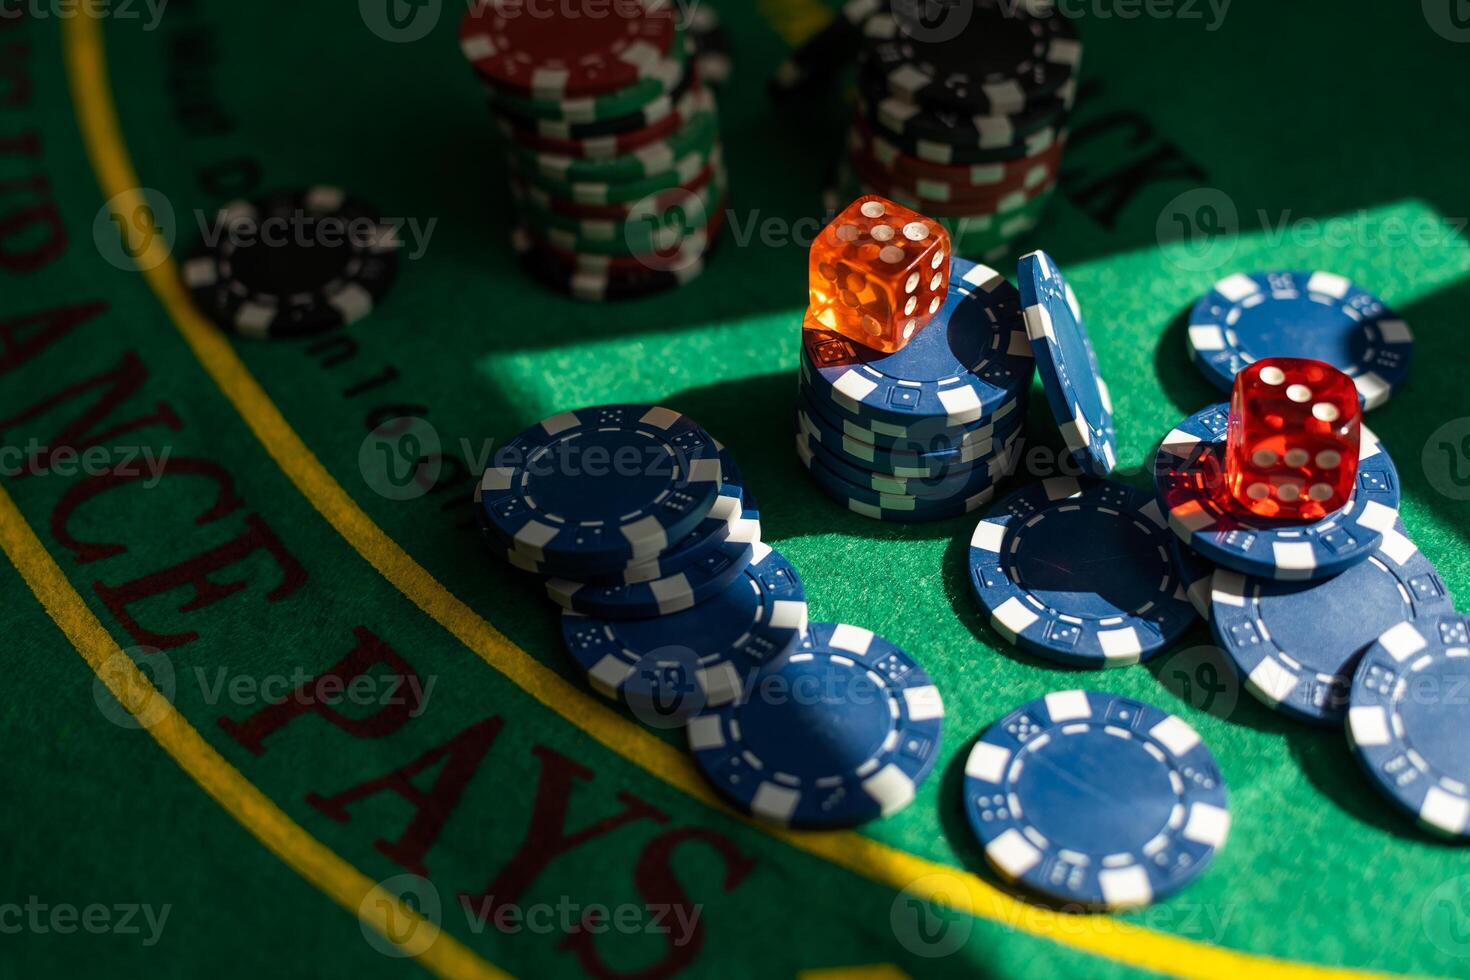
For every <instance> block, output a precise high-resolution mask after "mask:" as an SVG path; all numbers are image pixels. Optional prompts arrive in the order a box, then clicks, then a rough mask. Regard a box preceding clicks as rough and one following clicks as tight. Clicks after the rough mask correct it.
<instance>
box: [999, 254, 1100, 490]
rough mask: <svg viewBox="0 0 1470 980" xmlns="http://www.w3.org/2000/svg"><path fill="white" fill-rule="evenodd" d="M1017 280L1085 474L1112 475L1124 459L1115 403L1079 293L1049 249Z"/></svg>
mask: <svg viewBox="0 0 1470 980" xmlns="http://www.w3.org/2000/svg"><path fill="white" fill-rule="evenodd" d="M1016 278H1017V280H1018V285H1019V288H1020V290H1021V303H1022V305H1023V307H1024V310H1025V314H1024V315H1025V320H1026V334H1027V336H1028V337H1030V338H1031V348H1032V351H1033V352H1034V353H1035V355H1036V371H1037V373H1038V374H1039V375H1040V376H1041V390H1042V391H1043V392H1044V393H1045V394H1046V401H1047V404H1048V405H1050V406H1051V411H1052V415H1054V416H1055V417H1056V420H1057V425H1058V426H1059V427H1060V428H1061V431H1062V439H1063V440H1064V441H1065V442H1066V444H1067V451H1068V452H1069V453H1070V454H1071V456H1072V460H1073V461H1074V462H1075V463H1076V464H1077V465H1078V466H1080V467H1082V471H1083V472H1084V473H1088V474H1091V475H1092V476H1107V475H1108V474H1109V473H1111V472H1112V471H1113V467H1114V466H1115V465H1116V464H1117V460H1118V436H1117V433H1116V432H1115V431H1114V428H1113V402H1112V398H1111V396H1110V395H1109V394H1108V386H1107V382H1105V381H1103V378H1102V373H1101V372H1100V371H1099V370H1098V366H1097V355H1096V354H1094V353H1093V351H1092V341H1091V340H1089V339H1088V337H1087V327H1086V326H1085V325H1084V324H1083V322H1082V310H1081V308H1080V307H1079V306H1078V305H1077V297H1076V296H1075V295H1074V294H1073V293H1072V287H1071V286H1069V285H1067V280H1066V279H1065V278H1063V276H1062V271H1061V270H1060V269H1058V268H1057V265H1056V263H1055V262H1054V261H1052V257H1051V256H1050V255H1047V254H1046V253H1045V252H1032V253H1031V254H1029V255H1023V256H1022V257H1021V262H1020V264H1019V266H1018V267H1017V270H1016Z"/></svg>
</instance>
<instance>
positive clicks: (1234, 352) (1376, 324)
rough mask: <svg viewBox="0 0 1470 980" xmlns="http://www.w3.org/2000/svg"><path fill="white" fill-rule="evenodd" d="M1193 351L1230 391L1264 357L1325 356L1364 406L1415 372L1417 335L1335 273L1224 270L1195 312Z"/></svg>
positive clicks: (1208, 372)
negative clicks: (1412, 365) (1349, 382)
mask: <svg viewBox="0 0 1470 980" xmlns="http://www.w3.org/2000/svg"><path fill="white" fill-rule="evenodd" d="M1187 342H1188V344H1189V352H1190V356H1191V358H1192V359H1193V360H1194V362H1195V364H1197V365H1198V366H1199V368H1200V370H1201V371H1202V372H1203V373H1204V376H1205V377H1206V378H1208V379H1209V380H1210V382H1211V383H1212V384H1213V385H1215V387H1217V388H1219V389H1220V390H1221V391H1225V392H1229V391H1230V390H1231V389H1232V387H1233V386H1234V384H1235V375H1236V374H1238V373H1239V372H1240V370H1241V369H1242V368H1244V367H1245V366H1246V365H1247V364H1250V363H1251V362H1252V361H1258V360H1260V359H1261V358H1263V357H1307V358H1311V359H1312V360H1316V361H1325V362H1326V363H1328V364H1331V365H1332V366H1333V367H1335V368H1337V369H1338V370H1339V371H1341V372H1343V373H1344V374H1346V375H1347V376H1348V377H1350V378H1352V379H1353V384H1354V385H1356V386H1357V388H1358V397H1359V399H1361V401H1362V403H1363V408H1364V409H1365V410H1367V409H1373V408H1377V407H1378V406H1379V405H1382V404H1383V403H1384V402H1385V401H1387V400H1388V397H1389V396H1390V395H1392V394H1393V392H1394V391H1395V389H1397V388H1398V387H1399V385H1401V384H1403V382H1404V378H1405V377H1406V376H1407V375H1408V373H1409V362H1410V361H1411V360H1412V358H1413V354H1414V334H1413V332H1412V331H1410V330H1409V325H1408V324H1407V323H1405V322H1404V321H1403V320H1402V319H1400V318H1399V317H1398V315H1397V314H1395V313H1394V312H1393V311H1392V310H1390V309H1389V308H1388V307H1386V306H1384V305H1383V301H1382V300H1380V299H1379V298H1378V297H1377V296H1374V295H1373V294H1372V293H1370V292H1368V291H1367V290H1365V289H1362V288H1360V287H1358V286H1356V285H1354V284H1353V283H1352V282H1350V281H1349V280H1347V279H1344V278H1343V277H1342V276H1339V275H1334V274H1333V273H1331V272H1256V273H1252V274H1250V275H1246V274H1244V273H1237V274H1235V275H1233V276H1226V277H1225V278H1224V279H1221V280H1220V281H1219V282H1217V283H1215V287H1214V288H1213V289H1211V290H1210V291H1209V292H1208V293H1206V294H1205V295H1204V296H1203V297H1201V298H1200V301H1199V302H1198V303H1196V304H1195V306H1194V311H1193V312H1192V313H1191V314H1190V316H1189V333H1188V335H1187Z"/></svg>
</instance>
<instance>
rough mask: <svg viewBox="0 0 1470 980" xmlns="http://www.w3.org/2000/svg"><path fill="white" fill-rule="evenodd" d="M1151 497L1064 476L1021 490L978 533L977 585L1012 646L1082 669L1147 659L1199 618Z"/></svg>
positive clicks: (973, 568) (973, 559)
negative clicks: (1080, 481)
mask: <svg viewBox="0 0 1470 980" xmlns="http://www.w3.org/2000/svg"><path fill="white" fill-rule="evenodd" d="M1171 536H1172V535H1171V534H1170V533H1169V529H1168V527H1167V526H1166V525H1165V522H1164V516H1163V513H1162V512H1161V511H1160V510H1159V506H1158V503H1157V502H1156V501H1155V500H1154V499H1153V497H1152V496H1151V495H1149V494H1148V493H1145V492H1144V491H1142V490H1135V489H1134V488H1132V487H1128V486H1124V485H1123V484H1119V483H1108V482H1094V481H1087V482H1085V483H1080V484H1079V483H1078V482H1077V481H1076V480H1069V479H1065V478H1056V479H1051V480H1043V481H1042V482H1040V483H1033V484H1031V485H1030V486H1026V487H1022V488H1021V489H1020V490H1017V491H1016V492H1015V493H1013V494H1011V495H1010V496H1009V497H1007V498H1006V499H1005V500H1004V501H1002V502H1001V504H1000V505H999V506H998V507H997V508H996V509H995V511H994V512H993V513H992V514H991V515H990V516H988V517H986V518H985V519H984V520H982V521H981V522H980V523H979V524H977V525H976V526H975V532H974V534H972V535H971V537H970V584H971V587H972V588H973V589H974V590H975V595H976V596H977V597H978V598H979V600H980V603H981V605H983V606H984V607H985V608H986V610H988V611H989V612H990V622H991V625H992V626H994V627H995V629H996V630H997V631H998V632H999V633H1001V634H1002V635H1003V636H1005V637H1006V639H1008V640H1010V641H1011V642H1012V643H1015V644H1018V645H1019V646H1021V647H1024V648H1025V649H1027V650H1030V651H1032V652H1033V653H1036V654H1037V655H1039V656H1041V657H1045V658H1046V659H1048V660H1052V661H1056V662H1058V663H1063V664H1067V665H1070V666H1076V667H1118V666H1124V665H1126V664H1134V663H1138V662H1139V661H1140V660H1147V659H1148V658H1150V657H1152V656H1153V655H1155V654H1157V653H1159V652H1160V651H1162V650H1163V649H1165V648H1166V647H1168V646H1169V644H1171V643H1173V642H1174V641H1175V640H1176V639H1178V638H1179V637H1180V636H1182V635H1184V633H1185V631H1186V630H1188V629H1189V627H1190V626H1191V625H1192V624H1193V623H1194V621H1195V618H1196V614H1195V610H1194V607H1193V606H1192V605H1191V604H1190V602H1189V596H1188V595H1187V593H1186V592H1185V589H1184V587H1183V585H1182V584H1181V580H1180V577H1179V571H1178V569H1177V567H1176V566H1175V564H1174V561H1173V556H1172V554H1171V553H1170V550H1169V545H1170V538H1171Z"/></svg>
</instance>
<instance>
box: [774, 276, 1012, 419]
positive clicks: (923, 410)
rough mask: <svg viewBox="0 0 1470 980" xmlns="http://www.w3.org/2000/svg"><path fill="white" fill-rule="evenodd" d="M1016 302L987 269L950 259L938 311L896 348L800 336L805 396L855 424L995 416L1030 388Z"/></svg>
mask: <svg viewBox="0 0 1470 980" xmlns="http://www.w3.org/2000/svg"><path fill="white" fill-rule="evenodd" d="M1020 313H1021V311H1020V297H1019V296H1018V295H1017V293H1016V288H1015V287H1014V286H1012V285H1011V284H1010V283H1008V282H1006V280H1005V277H1004V276H1002V275H1001V274H1000V273H999V272H996V271H995V270H994V269H991V268H990V267H988V266H983V265H977V264H975V263H974V262H969V261H966V260H965V259H960V258H954V259H951V260H950V270H949V294H948V296H947V297H946V298H945V301H944V306H942V307H941V308H940V310H939V312H938V313H936V314H934V318H933V319H932V320H930V321H929V323H928V325H926V326H925V327H924V329H922V330H920V331H919V332H918V333H916V334H915V335H914V337H913V339H912V340H910V341H909V342H908V344H907V345H905V346H904V348H903V349H902V350H899V351H896V352H894V353H892V354H884V353H883V352H881V351H876V350H872V349H871V348H867V347H863V346H861V345H859V344H857V343H855V342H853V341H851V340H848V339H847V338H846V337H843V336H841V335H839V334H835V333H830V332H828V331H825V330H803V331H802V344H803V346H804V347H805V349H806V356H807V358H808V360H809V361H810V362H811V365H812V366H813V367H814V368H815V370H814V371H812V372H811V373H810V392H811V394H812V396H813V397H814V398H817V399H826V400H828V401H830V402H831V403H832V404H834V405H836V406H837V407H838V408H839V409H840V410H842V411H844V412H846V413H848V414H849V415H852V416H854V417H856V418H859V419H872V420H875V421H880V422H887V423H889V424H892V425H899V426H913V425H914V424H915V423H917V422H921V421H931V422H934V421H937V422H940V423H942V424H943V425H946V426H949V427H951V428H959V427H962V426H966V425H968V424H969V423H972V422H975V421H977V420H979V419H983V418H985V417H986V416H989V415H992V414H994V413H995V412H996V411H997V410H999V409H1001V408H1002V407H1003V406H1004V405H1006V404H1007V403H1008V402H1013V401H1015V400H1016V399H1017V397H1018V395H1019V394H1020V392H1021V391H1022V390H1024V389H1025V388H1027V387H1029V386H1030V384H1031V372H1032V370H1033V365H1032V360H1031V348H1030V345H1029V344H1027V342H1026V336H1025V331H1024V328H1023V326H1022V323H1021V315H1020Z"/></svg>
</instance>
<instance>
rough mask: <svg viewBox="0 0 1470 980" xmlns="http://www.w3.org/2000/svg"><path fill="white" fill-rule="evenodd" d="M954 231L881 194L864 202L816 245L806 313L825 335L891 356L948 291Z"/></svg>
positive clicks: (852, 208) (850, 207)
mask: <svg viewBox="0 0 1470 980" xmlns="http://www.w3.org/2000/svg"><path fill="white" fill-rule="evenodd" d="M949 257H950V247H949V232H948V231H946V230H945V229H944V228H943V227H942V226H941V225H940V224H939V223H938V222H937V221H934V220H933V219H930V218H926V217H924V216H923V215H922V214H919V213H918V212H917V211H910V210H909V209H908V208H906V207H903V206H901V205H898V204H894V203H893V202H892V201H889V200H887V199H885V198H881V197H878V196H876V195H869V196H867V197H860V198H858V199H857V200H856V201H853V202H852V203H851V204H849V205H848V206H847V208H846V209H845V210H844V211H843V212H842V213H841V214H839V215H838V216H837V217H836V218H833V219H832V223H831V224H829V225H828V226H827V227H825V228H823V229H822V230H821V232H820V233H819V234H818V235H817V240H816V241H815V242H813V243H812V248H811V255H810V262H809V277H808V281H809V291H810V293H811V299H810V303H809V304H808V308H807V314H808V316H809V317H810V318H811V319H812V320H815V321H816V322H817V323H819V324H821V326H822V327H823V328H824V329H827V330H831V331H833V332H835V333H840V334H842V335H843V336H844V337H848V338H850V339H852V340H855V341H857V342H858V343H860V344H863V345H865V346H867V347H872V348H874V349H876V350H880V351H883V352H885V353H888V354H891V353H893V352H894V351H896V350H901V349H902V348H903V346H904V345H905V344H907V343H908V342H909V339H910V338H911V337H913V335H914V334H915V333H917V332H918V331H919V330H920V329H921V328H922V327H923V326H924V324H926V323H928V322H929V320H930V319H931V318H932V317H933V316H934V314H935V313H936V312H937V311H938V310H939V308H940V307H941V306H943V305H944V298H945V295H946V294H947V293H948V291H949Z"/></svg>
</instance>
